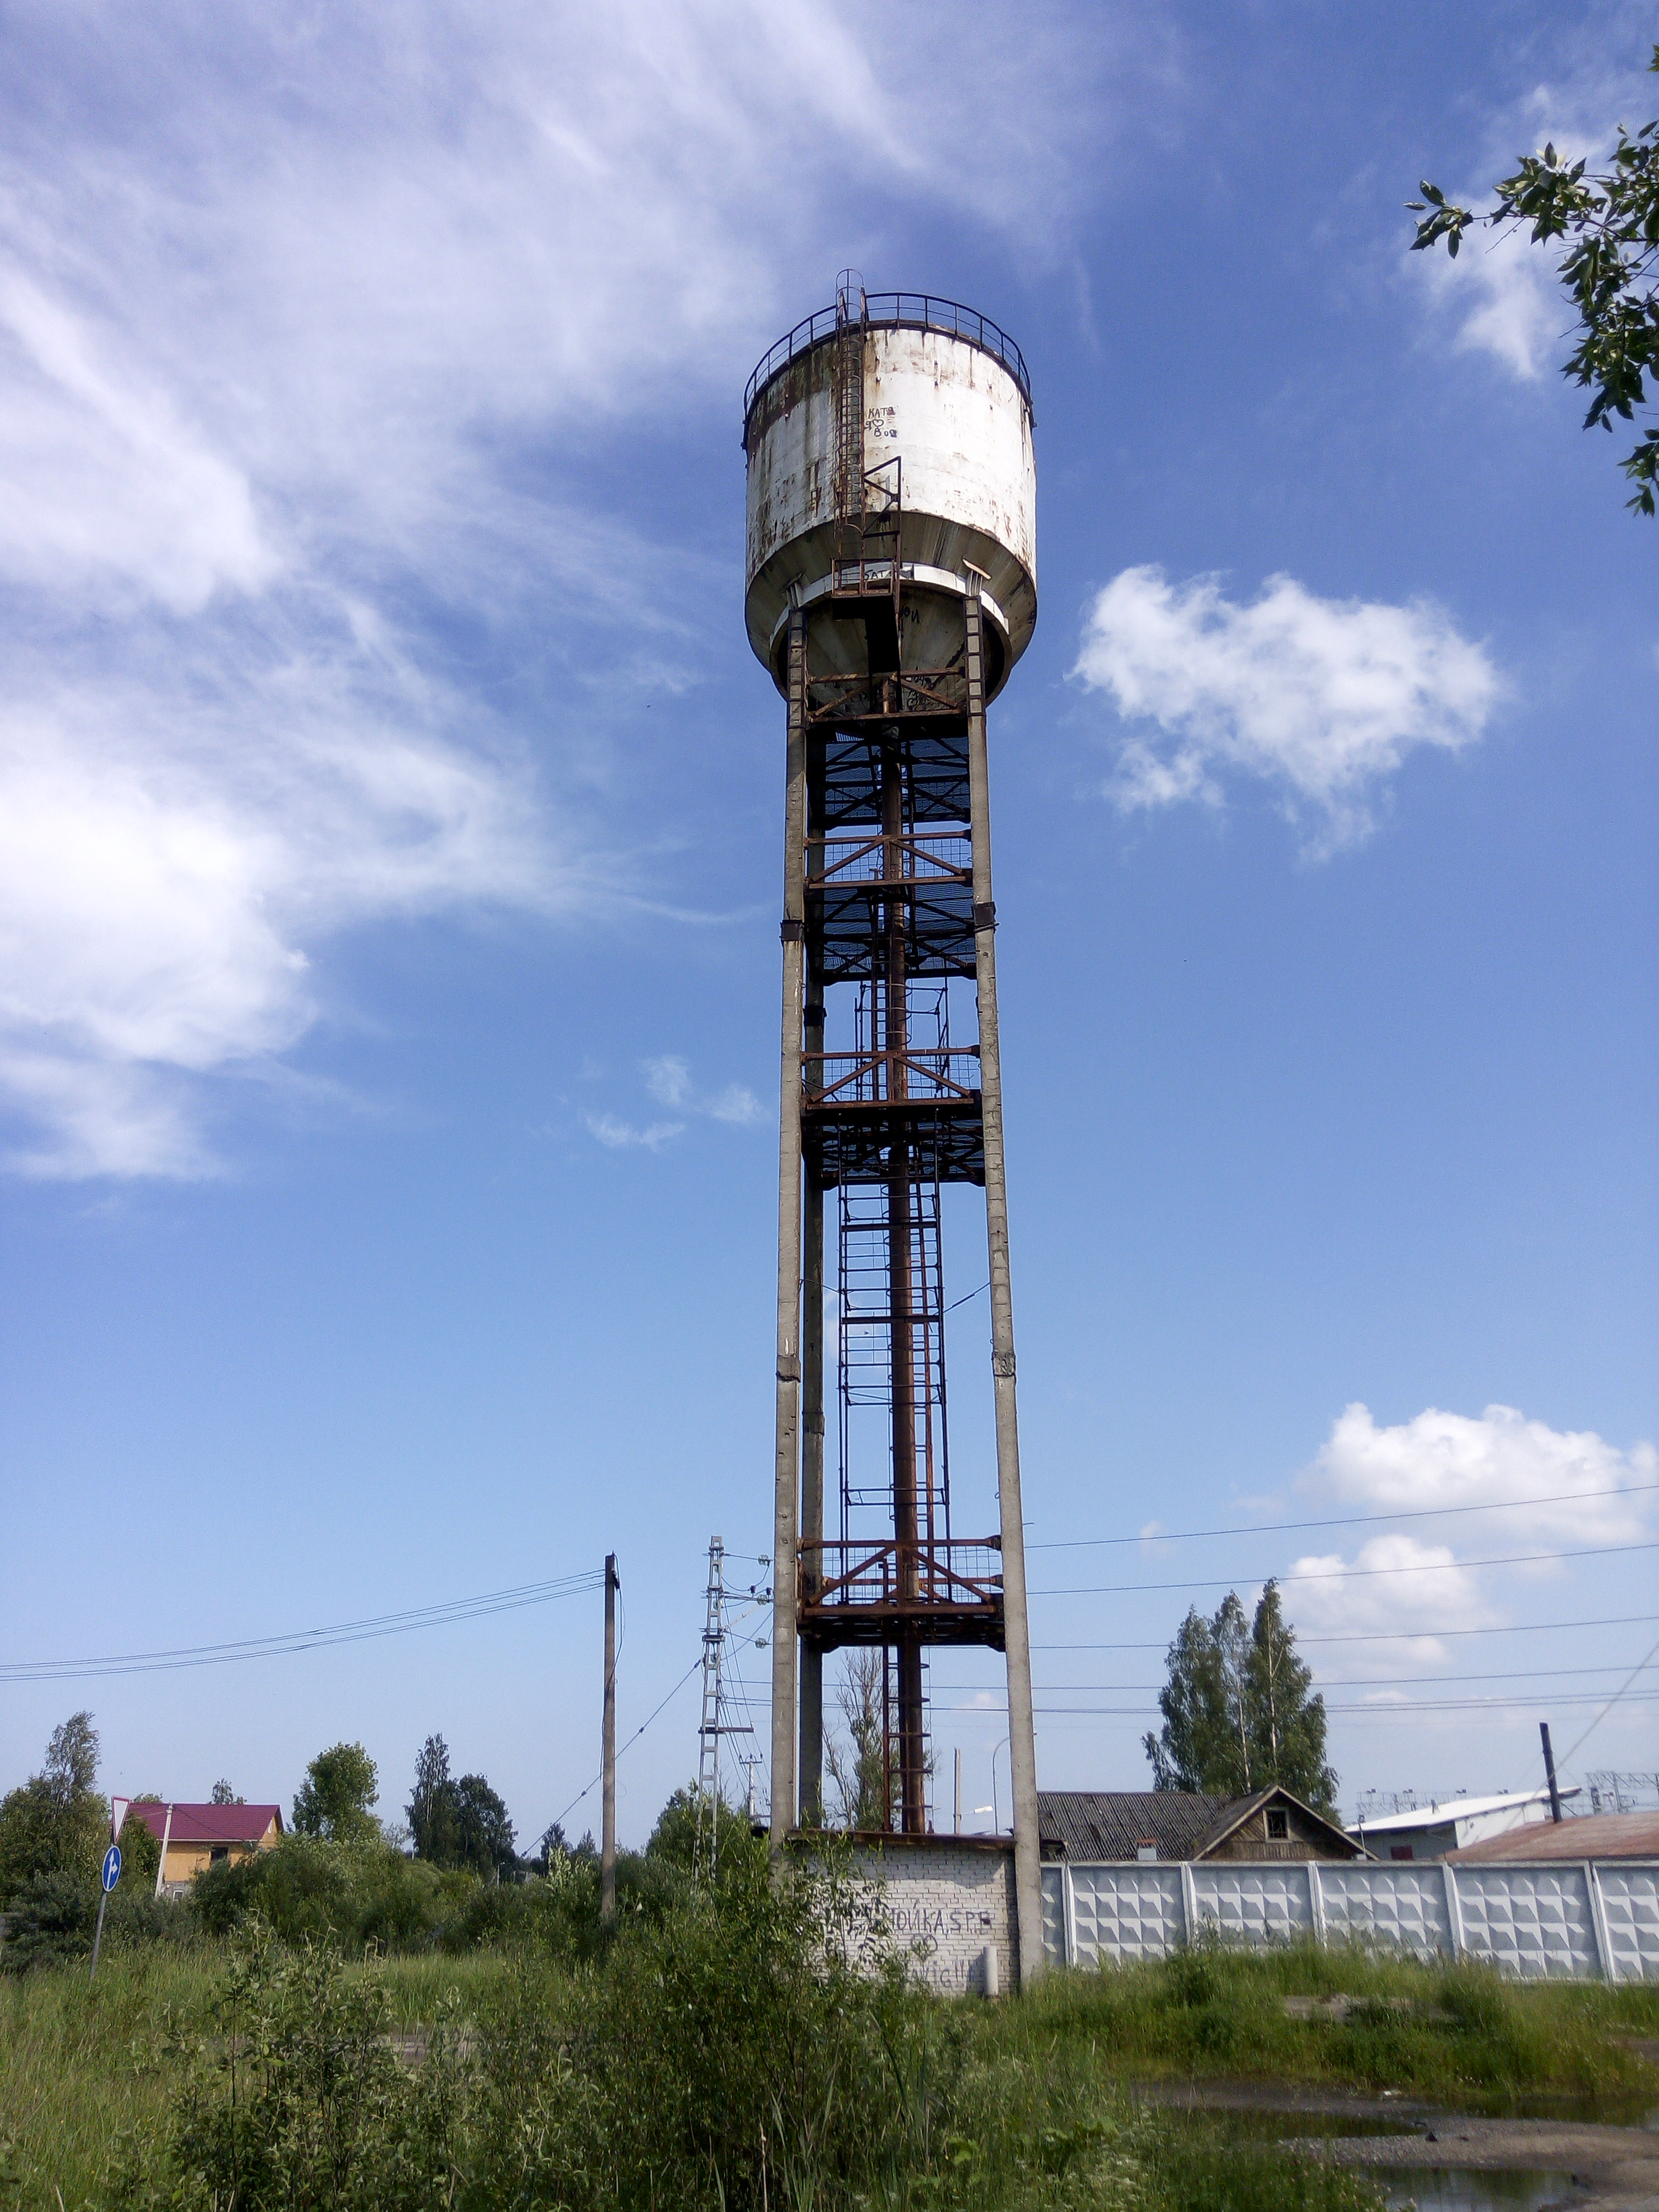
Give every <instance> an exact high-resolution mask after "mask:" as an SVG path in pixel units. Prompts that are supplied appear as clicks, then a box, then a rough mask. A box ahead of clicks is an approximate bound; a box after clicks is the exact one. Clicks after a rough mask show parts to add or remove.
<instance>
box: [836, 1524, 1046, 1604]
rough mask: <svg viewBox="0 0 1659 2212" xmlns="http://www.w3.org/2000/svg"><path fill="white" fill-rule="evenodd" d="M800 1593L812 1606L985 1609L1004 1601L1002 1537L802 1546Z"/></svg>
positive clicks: (871, 1541)
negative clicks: (912, 1606) (919, 1606)
mask: <svg viewBox="0 0 1659 2212" xmlns="http://www.w3.org/2000/svg"><path fill="white" fill-rule="evenodd" d="M798 1552H799V1560H798V1566H799V1576H800V1582H801V1595H802V1596H803V1597H804V1598H805V1599H806V1601H807V1602H808V1603H809V1604H811V1605H813V1606H892V1605H895V1604H896V1603H898V1602H900V1601H903V1602H904V1603H906V1604H907V1605H921V1606H949V1607H953V1608H957V1607H985V1608H986V1609H987V1611H988V1610H992V1609H995V1608H1000V1606H1001V1603H1002V1541H1001V1539H1000V1537H997V1536H988V1537H981V1538H979V1539H977V1540H970V1539H969V1538H965V1537H958V1538H955V1539H951V1538H949V1537H946V1538H944V1539H939V1538H935V1539H933V1540H932V1541H929V1540H928V1539H927V1538H921V1539H918V1540H917V1541H914V1542H903V1541H900V1540H898V1539H897V1538H895V1537H891V1536H889V1537H887V1538H885V1539H883V1538H881V1537H875V1538H872V1539H871V1540H869V1541H865V1542H860V1541H857V1540H856V1539H853V1540H851V1541H848V1540H844V1539H841V1540H838V1539H836V1538H834V1537H825V1538H823V1539H822V1540H813V1541H802V1542H801V1543H800V1544H799V1547H798Z"/></svg>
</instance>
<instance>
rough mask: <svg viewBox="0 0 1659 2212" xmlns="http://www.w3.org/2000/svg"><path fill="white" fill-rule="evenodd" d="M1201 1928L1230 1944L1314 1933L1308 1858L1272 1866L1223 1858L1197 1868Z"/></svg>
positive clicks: (1196, 1896) (1284, 1940)
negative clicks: (1242, 1862)
mask: <svg viewBox="0 0 1659 2212" xmlns="http://www.w3.org/2000/svg"><path fill="white" fill-rule="evenodd" d="M1193 1904H1194V1909H1195V1911H1196V1913H1197V1917H1198V1924H1199V1926H1200V1928H1213V1929H1215V1930H1216V1932H1217V1933H1218V1935H1219V1936H1220V1937H1221V1939H1222V1941H1223V1942H1228V1943H1239V1942H1243V1943H1293V1942H1295V1941H1296V1939H1297V1937H1298V1936H1311V1935H1312V1934H1313V1932H1314V1915H1313V1886H1312V1883H1311V1881H1310V1878H1309V1874H1308V1864H1307V1862H1306V1860H1301V1861H1297V1860H1294V1859H1292V1860H1285V1861H1283V1862H1280V1863H1275V1864H1273V1865H1271V1866H1250V1865H1244V1864H1240V1863H1237V1862H1229V1861H1225V1860H1224V1861H1219V1862H1217V1863H1214V1864H1212V1865H1205V1864H1201V1863H1200V1865H1198V1866H1195V1867H1194V1869H1193Z"/></svg>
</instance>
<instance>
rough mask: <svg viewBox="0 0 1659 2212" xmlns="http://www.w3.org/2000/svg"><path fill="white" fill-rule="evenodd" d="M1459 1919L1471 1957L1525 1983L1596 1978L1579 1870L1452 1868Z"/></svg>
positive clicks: (1585, 1885)
mask: <svg viewBox="0 0 1659 2212" xmlns="http://www.w3.org/2000/svg"><path fill="white" fill-rule="evenodd" d="M1454 1872H1455V1875H1456V1877H1457V1909H1458V1917H1460V1918H1461V1920H1462V1923H1463V1942H1464V1945H1465V1948H1467V1950H1468V1954H1469V1956H1470V1957H1471V1958H1472V1959H1490V1960H1491V1961H1492V1964H1493V1966H1500V1967H1502V1969H1503V1970H1504V1972H1505V1973H1506V1974H1514V1975H1516V1976H1517V1977H1518V1978H1521V1979H1522V1980H1524V1981H1545V1980H1554V1981H1570V1982H1576V1981H1587V1980H1595V1979H1596V1978H1598V1977H1599V1976H1600V1974H1601V1959H1600V1956H1599V1946H1598V1945H1597V1943H1596V1940H1595V1923H1594V1921H1593V1920H1592V1918H1591V1914H1590V1891H1589V1869H1588V1868H1587V1867H1582V1866H1571V1865H1566V1866H1561V1865H1555V1866H1535V1867H1527V1866H1516V1865H1513V1864H1510V1865H1505V1864H1504V1863H1502V1862H1501V1861H1500V1862H1499V1863H1498V1864H1496V1865H1493V1866H1468V1867H1457V1868H1455V1869H1454Z"/></svg>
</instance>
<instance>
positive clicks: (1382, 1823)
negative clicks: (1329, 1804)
mask: <svg viewBox="0 0 1659 2212" xmlns="http://www.w3.org/2000/svg"><path fill="white" fill-rule="evenodd" d="M1561 1795H1562V1796H1563V1797H1576V1796H1577V1795H1578V1785H1577V1783H1564V1784H1562V1786H1561ZM1549 1802H1550V1793H1549V1791H1548V1790H1504V1791H1502V1792H1500V1794H1499V1795H1498V1796H1495V1797H1442V1798H1440V1799H1439V1800H1438V1801H1437V1802H1435V1803H1433V1804H1430V1805H1416V1806H1411V1807H1408V1808H1407V1810H1406V1811H1405V1812H1403V1813H1383V1814H1378V1816H1377V1818H1376V1820H1358V1821H1356V1822H1355V1824H1354V1826H1352V1828H1350V1829H1349V1831H1348V1833H1349V1834H1350V1835H1351V1836H1357V1835H1358V1832H1359V1831H1360V1829H1361V1828H1362V1827H1363V1828H1364V1831H1365V1833H1366V1834H1367V1835H1368V1836H1386V1835H1391V1834H1395V1833H1398V1832H1400V1831H1401V1830H1403V1829H1409V1828H1449V1827H1450V1826H1451V1825H1452V1823H1453V1821H1454V1820H1474V1819H1478V1818H1479V1817H1480V1815H1481V1814H1485V1813H1508V1812H1512V1811H1513V1810H1514V1809H1515V1808H1516V1807H1518V1806H1522V1805H1547V1804H1548V1803H1549Z"/></svg>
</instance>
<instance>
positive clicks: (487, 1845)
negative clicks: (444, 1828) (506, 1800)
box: [455, 1774, 519, 1881]
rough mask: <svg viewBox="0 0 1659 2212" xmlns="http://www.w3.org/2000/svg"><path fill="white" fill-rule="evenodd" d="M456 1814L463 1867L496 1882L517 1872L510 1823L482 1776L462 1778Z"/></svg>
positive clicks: (457, 1792)
mask: <svg viewBox="0 0 1659 2212" xmlns="http://www.w3.org/2000/svg"><path fill="white" fill-rule="evenodd" d="M455 1813H456V1825H457V1827H458V1829H459V1843H460V1863H461V1864H462V1865H463V1866H468V1867H471V1869H472V1870H473V1871H474V1873H475V1874H481V1875H492V1876H493V1877H494V1879H495V1881H501V1880H502V1879H503V1878H504V1877H505V1876H507V1875H511V1874H513V1873H515V1872H516V1871H517V1869H518V1864H519V1855H518V1852H517V1851H516V1850H515V1849H514V1848H513V1823H512V1821H511V1820H509V1819H508V1818H507V1807H506V1806H505V1805H504V1804H503V1803H502V1802H501V1799H500V1797H498V1796H496V1794H495V1791H494V1790H492V1789H491V1788H490V1786H489V1783H488V1782H486V1781H485V1780H484V1778H483V1775H482V1774H464V1775H462V1777H461V1778H460V1780H459V1782H458V1783H457V1784H455Z"/></svg>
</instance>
